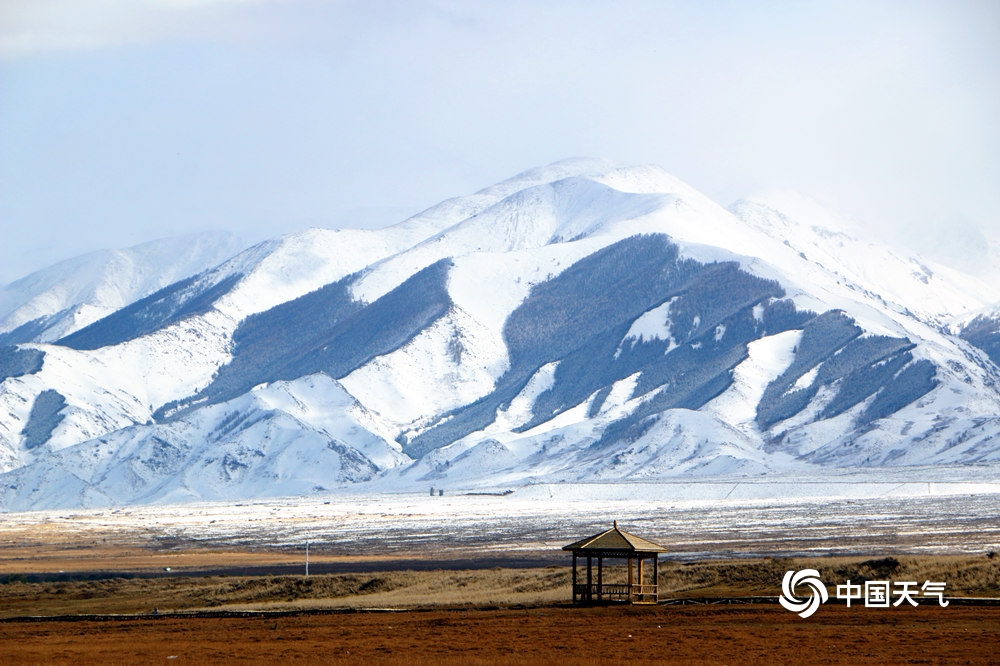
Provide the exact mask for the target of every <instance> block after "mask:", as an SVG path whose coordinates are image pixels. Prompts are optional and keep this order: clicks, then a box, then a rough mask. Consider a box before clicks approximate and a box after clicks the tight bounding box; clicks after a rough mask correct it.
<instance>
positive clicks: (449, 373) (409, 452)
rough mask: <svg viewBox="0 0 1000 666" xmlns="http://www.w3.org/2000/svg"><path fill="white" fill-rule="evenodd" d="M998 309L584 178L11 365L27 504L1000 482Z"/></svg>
mask: <svg viewBox="0 0 1000 666" xmlns="http://www.w3.org/2000/svg"><path fill="white" fill-rule="evenodd" d="M996 302H1000V285H994V284H992V283H988V282H983V281H982V280H979V279H978V278H976V277H975V276H970V275H964V274H961V273H959V272H957V271H954V270H950V269H947V268H943V267H940V266H937V265H934V264H932V263H931V262H927V261H923V260H921V259H919V258H917V257H914V256H911V255H909V254H907V253H905V252H902V251H899V250H895V249H893V248H889V247H887V246H885V245H883V244H880V243H877V242H874V241H872V240H869V239H865V238H863V235H862V234H860V232H857V231H856V230H851V229H850V225H849V224H848V223H846V222H844V221H843V220H840V219H839V218H837V216H836V215H834V214H832V213H830V212H828V211H825V210H822V209H821V208H818V207H817V206H816V205H815V204H812V203H811V202H808V201H804V200H802V199H799V198H792V197H788V196H781V197H778V196H772V197H758V198H755V199H753V200H744V201H741V202H738V203H737V204H735V205H734V206H733V207H732V208H731V210H726V209H724V208H722V207H721V206H719V205H718V204H716V203H715V202H713V201H711V200H709V199H708V198H706V197H705V196H703V195H701V194H700V193H698V192H697V191H695V190H693V189H692V188H690V187H689V186H687V185H686V184H684V183H683V182H681V181H678V180H677V179H676V178H674V177H672V176H670V175H669V174H666V173H665V172H663V171H662V170H660V169H658V168H656V167H625V168H621V167H617V166H615V165H612V164H609V163H607V162H601V161H595V160H570V161H566V162H561V163H557V164H555V165H550V166H548V167H542V168H539V169H534V170H531V171H528V172H525V173H523V174H520V175H518V176H515V177H514V178H512V179H510V180H507V181H504V182H502V183H499V184H498V185H495V186H493V187H489V188H486V189H484V190H481V191H480V192H477V193H475V194H472V195H469V196H466V197H459V198H456V199H451V200H448V201H445V202H443V203H441V204H439V205H437V206H434V207H432V208H430V209H428V210H427V211H424V212H423V213H420V214H419V215H416V216H414V217H412V218H410V219H408V220H405V221H403V222H401V223H399V224H397V225H395V226H393V227H389V228H387V229H381V230H323V229H312V230H308V231H306V232H303V233H300V234H293V235H290V236H286V237H284V238H281V239H277V240H274V241H268V242H265V243H262V244H260V245H257V246H255V247H253V248H250V249H248V250H245V251H244V252H241V253H239V254H237V255H235V256H233V257H232V258H231V259H229V260H228V261H224V262H222V263H220V264H219V265H218V266H217V267H216V268H213V269H211V270H208V271H205V272H203V273H200V274H198V275H195V276H193V277H190V278H188V279H186V280H182V281H180V282H176V283H174V284H172V285H168V286H166V287H165V288H164V289H162V290H161V291H159V292H156V293H153V294H150V295H149V296H146V297H145V298H143V299H141V300H139V301H137V302H134V303H132V304H130V305H127V306H126V307H121V308H120V309H118V310H116V311H115V312H113V313H112V314H111V315H110V316H108V317H106V318H105V319H102V320H100V321H97V322H95V323H93V324H91V325H90V326H87V327H83V328H81V329H80V330H77V331H75V332H74V333H73V334H72V335H69V336H67V337H65V338H63V339H60V340H55V341H53V343H50V344H27V345H21V346H20V347H18V348H13V347H6V348H0V380H2V383H0V472H6V474H3V475H2V477H0V480H2V483H0V507H6V508H11V507H19V508H28V507H32V506H68V505H77V504H94V503H96V504H102V503H122V502H125V503H128V502H147V501H160V500H166V499H171V500H173V499H195V498H227V497H231V498H232V497H253V496H262V495H274V494H303V493H309V492H314V491H318V489H327V490H329V489H334V488H343V487H348V486H351V487H353V486H354V485H355V484H363V485H365V486H366V487H368V486H371V487H373V488H381V489H393V488H403V487H414V486H423V485H425V484H427V483H428V482H432V481H433V482H438V483H447V484H448V485H450V486H455V485H459V486H465V487H492V486H495V485H503V484H514V483H524V482H528V481H532V480H536V481H537V480H544V481H546V482H549V481H586V480H602V481H627V480H652V479H662V478H670V477H676V476H690V475H701V476H712V475H746V474H759V473H764V472H789V471H793V472H796V473H798V471H799V470H802V469H806V470H815V469H823V468H826V467H830V466H847V467H854V466H869V467H870V466H899V465H927V464H947V465H967V464H992V463H993V462H996V461H998V459H1000V420H998V419H997V416H996V415H997V414H1000V393H998V389H997V387H998V386H1000V369H998V367H997V365H996V363H995V361H991V360H990V356H989V353H990V352H989V349H990V347H989V345H990V344H992V343H991V341H992V340H993V337H991V336H993V335H994V329H993V328H990V326H992V324H989V325H983V324H982V322H983V321H988V322H993V321H994V319H992V318H990V315H991V314H992V313H993V312H994V311H993V310H991V309H990V304H991V303H996ZM977 314H978V315H980V316H979V318H978V319H977V318H976V315H977ZM998 320H1000V319H998ZM972 321H978V322H980V324H979V327H978V328H969V326H970V323H971V322H972ZM234 424H236V425H234ZM161 459H162V460H161ZM157 461H161V462H157Z"/></svg>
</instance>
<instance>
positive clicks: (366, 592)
mask: <svg viewBox="0 0 1000 666" xmlns="http://www.w3.org/2000/svg"><path fill="white" fill-rule="evenodd" d="M619 568H620V569H622V570H624V567H623V566H622V567H619ZM803 568H814V569H818V570H819V571H820V574H821V577H822V578H823V580H824V581H826V582H827V584H828V586H832V585H834V584H837V583H839V582H842V581H846V580H848V579H850V580H852V581H854V582H858V581H863V580H893V581H916V582H918V583H922V582H923V581H925V580H931V581H943V582H945V583H946V584H947V587H946V594H947V595H948V596H952V597H960V596H975V597H1000V557H990V556H987V555H980V556H974V557H973V556H909V557H907V556H899V557H884V558H870V557H869V558H860V557H855V558H821V557H817V558H795V559H771V558H764V559H748V560H729V561H701V562H673V561H667V562H661V563H660V576H659V583H660V596H661V598H697V597H743V596H758V595H760V596H776V595H778V594H780V591H781V579H782V577H783V576H784V574H785V572H786V571H788V570H793V569H794V570H799V569H803ZM359 570H361V571H363V570H364V564H363V563H359ZM2 571H3V569H0V572H2ZM606 571H607V576H606V578H605V580H606V581H608V582H611V581H612V580H613V579H614V576H616V575H619V574H621V573H622V572H621V571H616V570H615V568H614V566H611V567H609V568H607V569H606ZM66 577H67V578H68V579H67V580H48V581H39V582H31V581H30V580H28V579H27V577H26V576H25V575H24V574H18V573H15V574H7V575H4V574H3V573H0V618H3V617H6V618H10V617H18V616H28V615H63V614H90V613H98V614H100V613H149V612H152V611H153V610H154V609H156V610H157V612H158V613H161V614H162V613H169V612H175V611H192V610H233V611H240V610H310V609H335V608H425V607H458V606H462V607H477V606H478V607H497V606H501V607H502V606H533V605H547V604H555V603H562V602H566V601H568V600H569V598H570V580H571V574H570V569H569V567H567V566H552V567H542V568H532V569H518V568H491V569H470V570H461V571H454V570H446V569H443V570H433V571H388V572H368V573H347V574H322V575H312V576H308V577H306V576H303V575H279V576H273V575H261V576H218V575H177V576H165V577H143V576H136V575H126V574H123V575H117V576H115V577H105V578H98V579H89V580H79V579H77V580H74V579H72V576H69V575H67V576H66ZM831 589H832V587H831Z"/></svg>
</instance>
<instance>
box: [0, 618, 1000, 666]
mask: <svg viewBox="0 0 1000 666" xmlns="http://www.w3.org/2000/svg"><path fill="white" fill-rule="evenodd" d="M0 646H2V650H3V661H4V663H6V664H26V663H69V662H72V663H75V664H92V663H115V662H118V663H121V662H127V663H169V664H180V663H199V664H205V663H225V662H240V663H285V662H286V661H289V660H296V661H298V662H299V663H334V664H337V663H344V664H348V663H352V664H353V663H369V664H378V663H406V664H438V665H440V664H523V663H544V662H546V661H552V660H558V662H559V663H560V664H583V663H611V664H614V663H654V662H655V663H677V664H681V663H683V664H698V663H711V664H726V663H730V664H774V663H816V664H856V663H907V662H916V663H973V664H989V663H1000V608H978V607H977V608H971V607H956V606H952V607H948V608H940V607H937V606H932V605H925V606H920V607H917V608H910V607H900V608H892V609H873V608H864V607H852V608H847V607H844V606H826V607H824V608H822V609H821V610H820V611H819V612H818V613H817V614H816V615H814V616H813V617H811V618H809V619H808V620H802V619H800V618H799V617H798V616H797V615H795V614H793V613H789V612H787V611H785V610H784V609H782V608H780V607H778V606H774V605H768V606H660V607H610V608H573V607H565V606H548V607H539V608H527V609H499V610H498V609H484V610H428V611H405V612H392V613H390V612H382V613H371V612H368V613H333V614H304V615H293V616H282V617H277V618H275V617H254V618H188V619H184V618H176V617H166V616H164V617H160V618H146V619H123V620H116V621H104V622H94V621H42V622H0Z"/></svg>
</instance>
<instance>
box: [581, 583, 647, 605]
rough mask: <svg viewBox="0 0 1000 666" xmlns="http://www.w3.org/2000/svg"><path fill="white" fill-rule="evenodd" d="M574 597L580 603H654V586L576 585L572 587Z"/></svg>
mask: <svg viewBox="0 0 1000 666" xmlns="http://www.w3.org/2000/svg"><path fill="white" fill-rule="evenodd" d="M573 594H574V596H575V597H576V598H577V599H579V600H581V601H631V602H632V603H654V604H655V603H656V601H657V589H656V585H639V584H637V583H635V584H632V585H628V584H627V583H626V584H614V583H604V584H603V585H598V584H596V583H592V584H590V585H587V584H586V583H578V584H576V585H574V586H573Z"/></svg>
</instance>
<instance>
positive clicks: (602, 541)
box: [562, 520, 667, 553]
mask: <svg viewBox="0 0 1000 666" xmlns="http://www.w3.org/2000/svg"><path fill="white" fill-rule="evenodd" d="M562 549H563V550H583V551H598V550H617V551H623V550H624V551H631V552H635V553H665V552H667V549H666V548H664V547H663V546H661V545H659V544H656V543H653V542H652V541H649V540H648V539H643V538H642V537H637V536H636V535H634V534H629V533H628V532H626V531H625V530H622V529H619V528H618V521H617V520H616V521H615V524H614V527H612V528H611V529H610V530H605V531H604V532H601V533H600V534H595V535H594V536H590V537H587V538H586V539H580V540H579V541H576V542H574V543H571V544H569V545H568V546H563V547H562Z"/></svg>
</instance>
